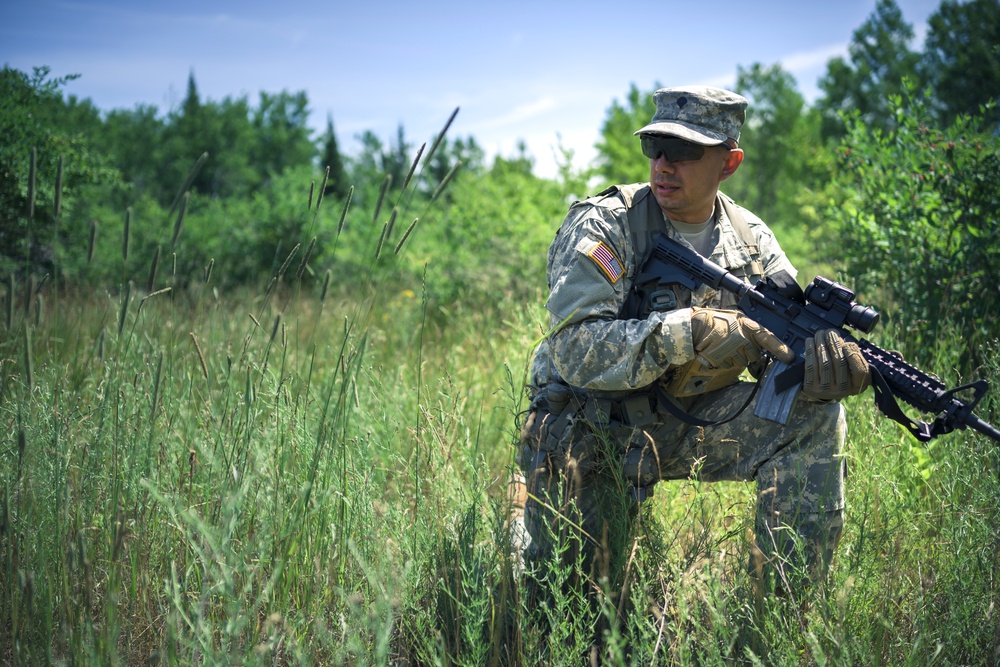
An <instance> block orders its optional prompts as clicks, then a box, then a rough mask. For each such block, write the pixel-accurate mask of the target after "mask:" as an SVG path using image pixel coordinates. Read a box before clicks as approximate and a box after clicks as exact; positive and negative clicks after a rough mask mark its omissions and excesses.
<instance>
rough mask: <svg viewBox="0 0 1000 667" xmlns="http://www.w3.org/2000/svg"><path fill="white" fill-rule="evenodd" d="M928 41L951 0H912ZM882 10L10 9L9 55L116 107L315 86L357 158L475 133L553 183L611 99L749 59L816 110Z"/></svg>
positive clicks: (140, 5) (752, 6)
mask: <svg viewBox="0 0 1000 667" xmlns="http://www.w3.org/2000/svg"><path fill="white" fill-rule="evenodd" d="M897 4H898V5H899V7H900V8H901V10H902V12H903V16H904V18H905V20H906V21H907V22H908V23H910V24H911V25H913V27H914V29H915V31H916V33H917V36H918V39H920V38H922V36H923V34H924V32H925V30H926V21H927V18H928V17H929V16H930V14H932V13H933V11H934V10H935V9H936V8H937V6H938V5H939V2H938V1H937V0H897ZM874 8H875V0H838V1H837V2H815V1H814V0H772V1H758V2H746V1H743V2H735V1H730V0H703V1H701V2H686V3H680V2H673V1H670V0H661V1H660V2H619V3H613V2H590V1H588V0H579V1H577V2H545V1H544V0H536V1H535V2H521V1H519V0H517V1H512V2H490V3H481V2H474V1H472V0H467V1H466V2H436V1H434V0H427V1H425V2H386V1H380V0H356V1H355V2H352V3H346V2H342V1H341V0H332V1H326V2H312V3H307V2H300V1H299V0H285V1H284V2H254V1H252V0H247V1H243V2H233V1H230V0H226V1H213V0H204V1H202V2H192V1H190V0H175V1H173V2H169V3H166V2H143V1H141V0H133V1H131V2H127V1H125V0H85V1H76V0H0V62H2V63H3V64H5V65H9V66H11V67H14V68H17V69H21V70H23V71H31V68H32V67H34V66H38V65H47V66H49V67H50V68H51V69H52V74H53V75H55V76H64V75H67V74H73V73H78V74H80V75H81V77H80V78H79V79H77V80H75V81H73V82H71V83H70V84H68V86H67V87H66V88H65V91H66V92H67V93H69V94H74V95H76V96H78V97H80V98H90V99H91V100H92V101H93V102H94V104H95V105H96V106H97V107H98V108H100V109H102V110H109V109H114V108H133V107H135V106H136V105H137V104H151V105H154V106H156V107H157V108H158V109H160V111H161V112H166V111H168V110H169V109H171V108H174V107H175V106H177V105H179V104H180V102H181V100H182V99H183V96H184V94H185V91H186V86H187V79H188V75H189V73H191V72H194V76H195V80H196V81H197V84H198V88H199V91H200V93H201V95H202V98H203V99H206V98H208V99H213V100H222V99H223V98H225V97H227V96H229V97H237V96H243V95H246V96H248V97H249V100H250V102H251V104H256V102H257V99H258V94H259V93H260V92H261V91H266V92H270V93H275V92H279V91H281V90H288V91H289V92H296V91H299V90H304V91H306V92H307V94H308V97H309V101H310V108H311V110H312V117H311V125H312V126H314V127H315V128H317V130H319V129H321V128H323V127H324V126H325V124H326V118H327V114H332V115H333V119H334V125H335V128H336V131H337V136H338V140H339V142H340V145H341V147H342V150H345V151H346V152H352V151H356V150H357V148H358V145H357V142H356V140H355V137H356V135H358V134H359V133H361V132H363V131H364V130H372V131H374V132H375V133H376V134H377V135H378V136H379V137H381V138H382V139H383V140H384V141H386V142H388V141H389V140H390V139H391V138H394V137H395V134H396V128H397V126H398V125H399V124H402V125H403V126H404V128H405V131H406V137H407V139H408V141H410V142H413V143H415V144H417V145H419V143H421V142H423V141H430V140H432V139H433V137H434V135H435V134H436V133H437V132H438V131H439V130H440V128H441V127H442V125H443V124H444V122H445V121H446V120H447V118H448V116H449V115H450V114H451V112H452V110H453V109H454V108H455V107H456V106H457V107H461V110H460V111H459V114H458V117H457V118H456V120H455V122H454V124H453V125H452V128H451V130H450V132H449V135H450V136H452V137H455V136H469V135H472V136H474V137H475V138H476V140H477V141H478V142H479V143H480V145H482V146H483V148H484V149H486V151H487V153H488V154H489V155H493V154H497V153H499V154H501V155H512V154H514V152H515V146H516V144H517V142H518V141H519V140H523V141H524V142H526V144H527V145H528V148H529V151H530V152H531V154H532V155H533V156H534V157H535V160H536V171H537V172H538V173H539V174H541V175H546V176H547V175H551V174H552V173H553V172H554V168H555V167H554V160H553V154H554V148H555V146H556V144H557V142H558V141H560V139H561V141H562V143H563V145H565V146H567V147H569V148H572V149H573V150H574V151H575V153H576V157H577V161H578V162H579V163H582V162H585V161H587V160H589V159H592V157H593V155H594V150H593V145H594V142H595V141H596V140H597V138H598V132H599V129H600V125H601V123H602V122H603V119H604V116H605V113H606V111H607V109H608V107H609V106H610V105H611V103H612V101H614V100H616V99H617V100H623V99H624V97H625V95H626V93H627V92H628V90H629V87H630V85H631V84H633V83H634V84H636V85H637V86H638V87H639V88H640V90H650V89H652V87H653V86H654V84H656V83H660V84H662V85H665V86H673V85H682V84H694V83H702V84H710V85H719V86H723V87H725V86H731V85H733V83H734V82H735V80H736V70H737V67H738V66H743V67H748V66H750V65H751V64H753V63H755V62H760V63H763V64H765V65H771V64H774V63H780V64H781V65H782V66H783V67H784V68H785V69H786V70H788V71H789V72H791V73H792V74H793V75H795V77H796V78H797V80H798V82H799V89H800V91H801V92H802V93H803V94H804V95H805V96H806V99H807V100H810V101H812V100H814V99H815V98H816V96H817V95H818V94H819V90H818V88H817V85H816V84H817V81H818V79H819V77H820V76H822V74H823V73H824V72H825V65H826V63H827V61H828V60H829V59H830V58H832V57H834V56H836V55H841V54H845V53H846V47H847V44H848V43H849V42H850V39H851V35H852V33H853V32H854V31H855V30H856V29H857V28H858V27H859V26H860V25H861V24H862V23H863V22H864V21H865V20H866V19H867V18H868V16H870V15H871V13H872V12H873V10H874Z"/></svg>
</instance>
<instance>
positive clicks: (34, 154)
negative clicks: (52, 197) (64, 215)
mask: <svg viewBox="0 0 1000 667" xmlns="http://www.w3.org/2000/svg"><path fill="white" fill-rule="evenodd" d="M37 173H38V149H36V148H32V149H31V159H30V161H29V163H28V219H29V220H34V219H35V177H36V174H37Z"/></svg>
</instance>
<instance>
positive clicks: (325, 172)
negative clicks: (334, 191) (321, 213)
mask: <svg viewBox="0 0 1000 667" xmlns="http://www.w3.org/2000/svg"><path fill="white" fill-rule="evenodd" d="M328 180H330V165H326V169H325V170H323V185H321V186H319V196H318V197H317V198H316V210H317V211H318V210H319V205H320V204H322V203H323V195H324V194H326V182H327V181H328Z"/></svg>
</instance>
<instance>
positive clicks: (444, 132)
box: [427, 107, 459, 161]
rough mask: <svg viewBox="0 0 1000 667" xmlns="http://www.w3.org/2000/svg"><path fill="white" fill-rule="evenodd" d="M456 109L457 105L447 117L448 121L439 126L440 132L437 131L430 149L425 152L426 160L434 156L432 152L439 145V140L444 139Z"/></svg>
mask: <svg viewBox="0 0 1000 667" xmlns="http://www.w3.org/2000/svg"><path fill="white" fill-rule="evenodd" d="M458 109H459V107H455V110H454V111H452V112H451V115H450V116H449V117H448V122H446V123H445V124H444V127H443V128H441V132H440V133H438V135H437V138H435V139H434V143H433V144H432V145H431V151H430V153H428V154H427V160H428V161H430V159H431V158H432V157H434V153H435V152H436V151H437V149H438V146H440V145H441V141H442V140H443V139H444V135H445V134H446V133H447V132H448V128H449V127H451V122H452V121H453V120H455V116H457V115H458Z"/></svg>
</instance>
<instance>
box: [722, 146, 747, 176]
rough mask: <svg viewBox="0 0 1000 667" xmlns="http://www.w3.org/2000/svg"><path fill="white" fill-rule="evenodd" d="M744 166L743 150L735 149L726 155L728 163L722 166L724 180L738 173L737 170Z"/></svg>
mask: <svg viewBox="0 0 1000 667" xmlns="http://www.w3.org/2000/svg"><path fill="white" fill-rule="evenodd" d="M741 164H743V149H742V148H733V149H731V150H730V151H728V153H727V154H726V161H725V163H723V165H722V180H723V181H724V180H726V179H727V178H729V177H730V176H732V175H733V174H735V173H736V170H737V169H739V168H740V165H741Z"/></svg>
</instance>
